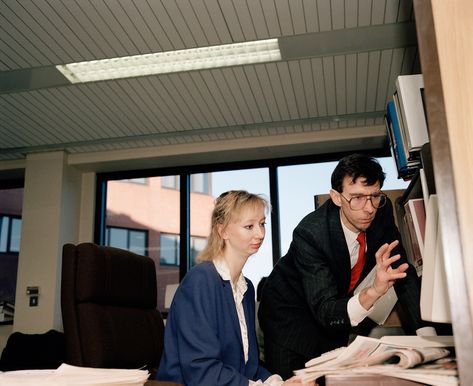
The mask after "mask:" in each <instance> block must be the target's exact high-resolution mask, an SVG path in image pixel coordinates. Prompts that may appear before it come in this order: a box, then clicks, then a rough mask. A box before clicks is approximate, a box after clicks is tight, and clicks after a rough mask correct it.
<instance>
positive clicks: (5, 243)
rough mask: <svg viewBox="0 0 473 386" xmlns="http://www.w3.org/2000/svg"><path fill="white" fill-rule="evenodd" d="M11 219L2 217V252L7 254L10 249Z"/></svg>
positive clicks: (0, 219)
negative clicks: (9, 227)
mask: <svg viewBox="0 0 473 386" xmlns="http://www.w3.org/2000/svg"><path fill="white" fill-rule="evenodd" d="M9 220H10V218H9V217H6V216H5V217H3V216H2V217H0V252H6V251H7V248H8V224H9V223H10V221H9Z"/></svg>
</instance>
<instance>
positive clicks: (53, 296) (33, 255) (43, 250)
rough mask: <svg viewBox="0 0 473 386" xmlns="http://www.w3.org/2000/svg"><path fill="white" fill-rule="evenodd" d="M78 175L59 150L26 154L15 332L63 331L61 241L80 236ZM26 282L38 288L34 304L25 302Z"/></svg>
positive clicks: (27, 299) (79, 186)
mask: <svg viewBox="0 0 473 386" xmlns="http://www.w3.org/2000/svg"><path fill="white" fill-rule="evenodd" d="M81 178H82V175H81V173H80V172H79V171H77V170H76V169H75V168H74V167H70V166H67V155H66V154H65V153H63V152H51V153H44V154H33V155H30V156H28V157H27V160H26V169H25V190H24V197H23V220H22V237H21V245H20V255H19V262H18V282H17V288H16V302H15V303H16V304H15V319H14V325H13V330H14V331H21V332H25V333H43V332H46V331H48V330H49V329H57V330H61V329H62V319H61V310H60V278H61V253H62V245H63V244H64V243H66V242H74V243H76V242H77V240H78V234H79V221H80V203H81ZM27 286H38V287H39V290H40V295H39V304H38V306H37V307H30V306H29V298H28V296H27V295H26V287H27Z"/></svg>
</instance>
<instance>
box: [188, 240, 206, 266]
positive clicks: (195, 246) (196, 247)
mask: <svg viewBox="0 0 473 386" xmlns="http://www.w3.org/2000/svg"><path fill="white" fill-rule="evenodd" d="M206 243H207V238H206V237H197V236H191V256H190V257H191V267H193V266H194V265H195V264H196V262H197V255H198V254H199V253H200V252H202V250H203V249H204V247H205V244H206Z"/></svg>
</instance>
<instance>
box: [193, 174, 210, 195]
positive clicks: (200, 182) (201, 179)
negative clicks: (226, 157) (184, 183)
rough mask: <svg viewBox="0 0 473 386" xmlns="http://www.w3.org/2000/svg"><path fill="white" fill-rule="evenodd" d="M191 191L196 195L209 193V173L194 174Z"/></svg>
mask: <svg viewBox="0 0 473 386" xmlns="http://www.w3.org/2000/svg"><path fill="white" fill-rule="evenodd" d="M191 189H192V192H196V193H206V194H208V193H209V175H208V173H201V174H193V175H192V176H191Z"/></svg>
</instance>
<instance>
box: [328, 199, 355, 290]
mask: <svg viewBox="0 0 473 386" xmlns="http://www.w3.org/2000/svg"><path fill="white" fill-rule="evenodd" d="M327 205H328V209H327V210H328V216H327V217H328V225H329V235H330V237H331V240H329V242H330V244H331V249H332V251H333V255H332V256H333V258H334V262H335V265H336V268H337V269H338V274H337V273H336V274H337V276H338V277H339V280H340V282H341V283H344V287H346V288H345V291H348V286H349V283H350V276H351V267H350V252H349V251H348V247H347V243H346V242H345V234H344V233H343V229H342V224H341V220H340V209H339V207H338V206H336V205H335V204H334V203H333V202H331V201H330V202H328V203H327Z"/></svg>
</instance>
